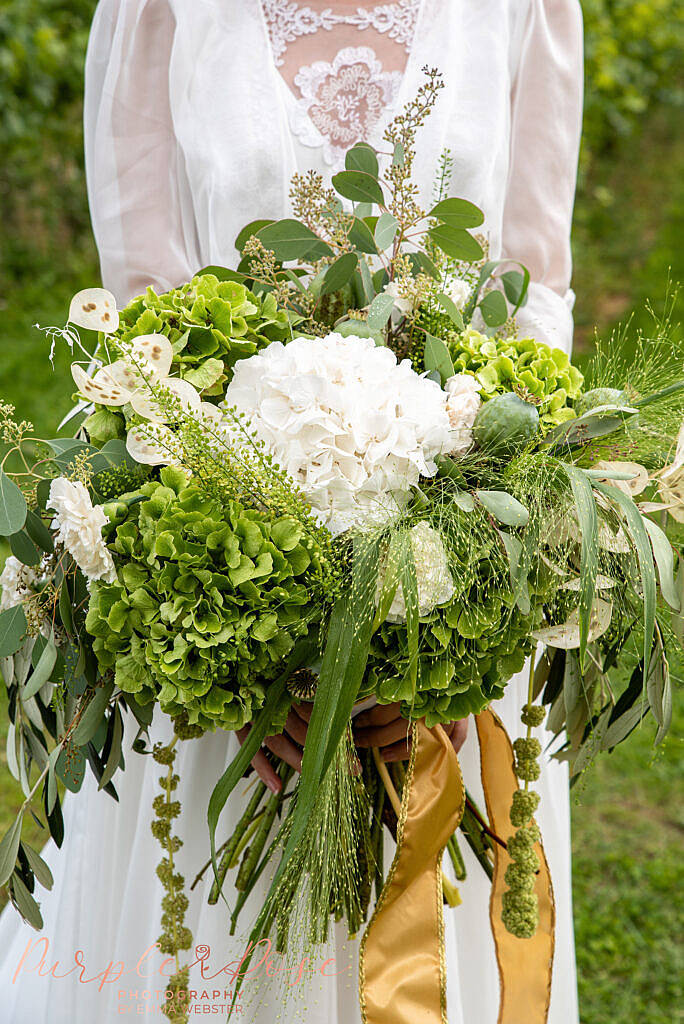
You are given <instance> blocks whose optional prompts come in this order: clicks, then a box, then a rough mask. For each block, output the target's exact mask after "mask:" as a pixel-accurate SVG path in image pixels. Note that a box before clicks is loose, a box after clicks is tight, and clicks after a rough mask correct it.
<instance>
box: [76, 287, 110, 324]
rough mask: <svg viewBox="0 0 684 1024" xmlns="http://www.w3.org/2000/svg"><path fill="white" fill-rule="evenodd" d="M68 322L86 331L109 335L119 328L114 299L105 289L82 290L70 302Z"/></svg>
mask: <svg viewBox="0 0 684 1024" xmlns="http://www.w3.org/2000/svg"><path fill="white" fill-rule="evenodd" d="M69 321H70V322H71V323H72V324H76V326H77V327H85V328H86V330H88V331H102V332H103V333H104V334H111V333H112V331H115V330H116V329H117V327H118V326H119V314H118V312H117V309H116V299H115V298H114V296H113V295H112V293H111V292H108V291H107V289H106V288H84V289H83V291H80V292H77V293H76V294H75V295H74V297H73V299H72V300H71V304H70V306H69Z"/></svg>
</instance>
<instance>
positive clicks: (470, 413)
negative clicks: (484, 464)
mask: <svg viewBox="0 0 684 1024" xmlns="http://www.w3.org/2000/svg"><path fill="white" fill-rule="evenodd" d="M445 390H446V393H447V403H446V410H447V415H448V417H449V424H450V426H451V448H450V449H449V450H450V453H451V454H452V455H465V453H466V452H467V451H468V449H469V448H470V446H471V445H472V443H473V423H474V422H475V417H476V416H477V414H478V411H479V408H480V405H481V404H482V400H481V398H480V383H479V382H478V381H477V380H476V379H475V377H471V376H470V374H467V373H457V374H456V375H455V376H454V377H449V380H448V381H447V382H446V384H445Z"/></svg>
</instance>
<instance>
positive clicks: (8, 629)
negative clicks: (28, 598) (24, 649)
mask: <svg viewBox="0 0 684 1024" xmlns="http://www.w3.org/2000/svg"><path fill="white" fill-rule="evenodd" d="M26 629H27V623H26V615H25V614H24V609H23V607H22V605H20V604H17V605H15V606H14V607H13V608H6V609H5V611H4V612H0V658H6V657H8V656H9V655H10V654H14V653H15V652H16V651H18V650H19V648H20V647H21V645H22V643H23V640H24V637H25V636H26Z"/></svg>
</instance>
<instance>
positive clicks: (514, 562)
mask: <svg viewBox="0 0 684 1024" xmlns="http://www.w3.org/2000/svg"><path fill="white" fill-rule="evenodd" d="M499 536H500V537H501V541H502V543H503V546H504V548H505V549H506V555H507V556H508V564H509V567H510V577H511V586H512V587H513V589H514V591H515V590H516V586H517V582H518V574H519V572H520V565H521V558H522V552H523V546H522V543H521V542H520V540H518V538H517V537H516V536H514V535H513V534H512V533H508V532H507V531H506V530H499ZM516 604H517V605H518V608H519V609H520V611H521V612H522V613H523V615H529V613H530V608H531V603H530V588H529V586H528V583H527V579H525V581H524V586H523V587H522V590H521V592H520V593H519V594H518V596H517V597H516Z"/></svg>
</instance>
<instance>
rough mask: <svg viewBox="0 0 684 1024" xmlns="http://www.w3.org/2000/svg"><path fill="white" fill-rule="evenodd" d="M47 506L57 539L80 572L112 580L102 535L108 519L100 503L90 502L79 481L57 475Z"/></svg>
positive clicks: (111, 561)
mask: <svg viewBox="0 0 684 1024" xmlns="http://www.w3.org/2000/svg"><path fill="white" fill-rule="evenodd" d="M48 507H49V508H52V509H54V510H55V512H56V515H55V517H54V519H53V520H52V526H53V529H55V530H56V531H57V533H56V535H55V540H56V542H57V543H58V544H63V545H64V547H65V548H66V550H67V551H68V552H69V554H70V555H71V556H72V557H73V559H74V561H75V562H76V564H77V565H78V567H79V569H80V570H81V572H82V573H83V575H84V576H86V577H87V578H88V579H89V580H105V582H107V583H113V581H114V580H115V579H116V569H115V568H114V561H113V559H112V556H111V554H110V553H109V551H108V549H107V545H106V544H105V542H104V539H103V537H102V527H103V526H104V525H105V523H106V522H107V521H108V520H107V516H106V515H105V513H104V510H103V508H102V506H101V505H95V506H94V505H93V503H92V502H91V500H90V495H89V494H88V491H87V489H86V488H85V487H84V485H83V484H82V483H78V482H74V481H72V480H67V479H66V478H65V477H63V476H60V477H58V478H57V479H56V480H53V481H52V484H51V485H50V497H49V499H48Z"/></svg>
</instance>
